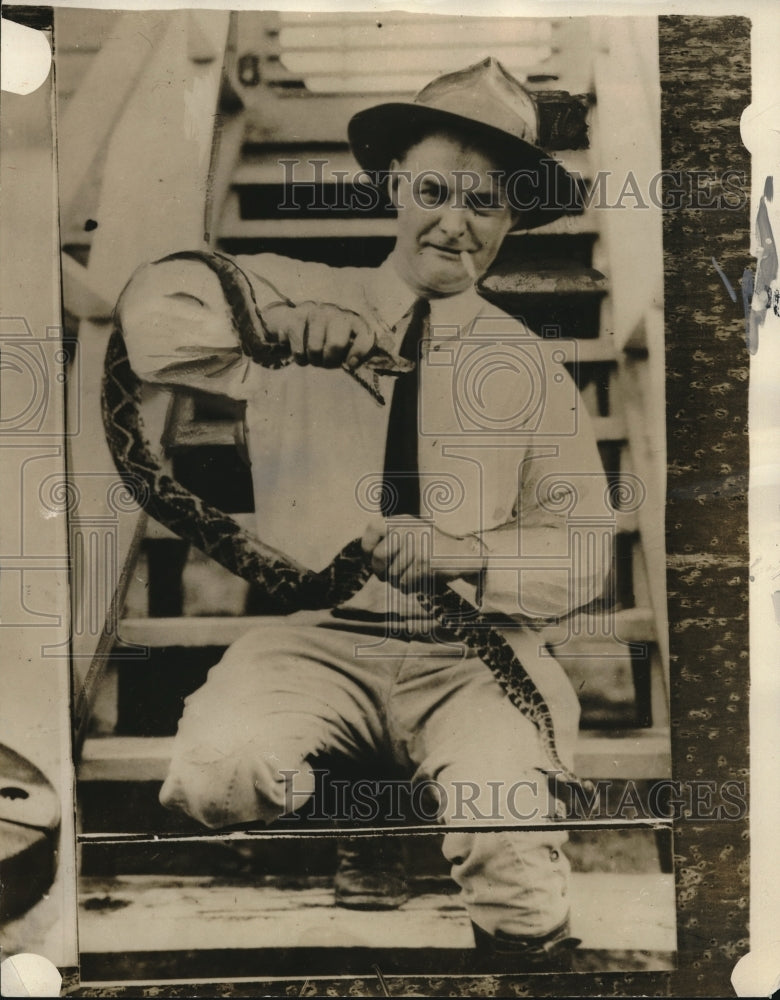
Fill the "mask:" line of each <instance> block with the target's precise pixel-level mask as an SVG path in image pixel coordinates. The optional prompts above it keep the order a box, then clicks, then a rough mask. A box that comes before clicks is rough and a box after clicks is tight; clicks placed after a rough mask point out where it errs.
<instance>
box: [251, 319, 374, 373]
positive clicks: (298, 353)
mask: <svg viewBox="0 0 780 1000" xmlns="http://www.w3.org/2000/svg"><path fill="white" fill-rule="evenodd" d="M262 317H263V322H264V324H265V328H266V332H267V335H268V338H269V340H271V341H272V342H273V343H278V344H288V345H289V347H290V352H291V353H292V356H293V358H294V359H295V361H296V362H297V363H298V364H299V365H317V366H318V367H322V368H338V367H340V366H346V367H347V368H349V369H351V370H353V371H354V369H355V368H357V367H358V365H360V364H361V362H362V361H363V360H364V358H365V357H366V355H367V354H370V352H371V351H372V350H373V349H374V346H375V344H376V340H377V331H376V330H375V329H374V325H373V324H372V323H370V322H369V321H368V320H367V319H365V318H364V317H363V316H360V315H359V314H358V313H356V312H352V310H350V309H342V308H341V307H340V306H335V305H332V304H331V303H330V302H301V303H299V304H298V305H285V304H284V303H277V304H275V305H271V306H268V307H266V308H265V309H263V310H262Z"/></svg>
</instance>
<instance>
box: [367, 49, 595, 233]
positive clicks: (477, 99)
mask: <svg viewBox="0 0 780 1000" xmlns="http://www.w3.org/2000/svg"><path fill="white" fill-rule="evenodd" d="M439 128H450V129H454V130H456V131H459V132H462V133H463V134H464V136H465V137H467V138H468V140H469V142H470V143H472V144H474V145H476V146H479V147H483V148H484V149H485V150H486V151H487V152H490V153H492V154H493V155H494V157H495V158H497V159H498V161H499V162H500V164H501V165H502V167H503V168H504V169H505V170H506V171H507V172H508V173H509V175H510V177H511V176H512V175H514V179H513V182H512V187H511V190H510V191H509V199H510V202H511V203H512V204H513V205H514V207H516V208H520V209H521V211H522V214H521V217H520V218H519V220H518V222H517V224H516V225H515V226H514V228H515V229H533V228H535V227H537V226H542V225H545V224H546V223H548V222H552V221H553V220H554V219H557V218H559V217H560V216H562V215H564V214H567V213H572V212H578V211H580V210H581V201H580V197H579V192H578V189H577V185H576V182H575V180H574V178H573V177H572V175H571V174H570V173H568V171H566V170H565V169H564V168H563V167H562V166H561V164H560V163H559V162H558V161H557V160H555V159H553V158H552V157H550V156H549V154H548V153H546V152H545V151H544V150H543V149H542V148H541V147H540V146H539V145H538V142H539V111H538V108H537V104H536V102H535V101H534V99H533V97H532V96H531V94H529V92H528V91H527V90H526V89H525V88H524V87H523V86H522V85H521V84H520V82H519V81H518V80H516V79H515V78H514V77H513V76H512V75H511V74H510V73H508V72H507V70H506V69H504V67H503V66H502V65H501V63H500V62H499V61H498V60H497V59H494V58H493V57H492V56H489V57H488V58H487V59H483V60H482V61H481V62H478V63H475V64H474V65H473V66H468V67H467V68H466V69H461V70H457V71H456V72H454V73H445V74H444V76H440V77H437V78H436V79H435V80H433V81H432V82H431V83H429V84H428V85H427V86H426V87H423V89H422V90H421V91H420V92H419V94H417V96H416V97H415V98H414V99H413V100H411V101H396V102H392V103H388V104H378V105H376V106H375V107H372V108H366V110H364V111H359V112H358V113H357V114H356V115H354V116H353V117H352V119H351V120H350V122H349V126H348V136H349V144H350V147H351V149H352V152H353V154H354V156H355V159H356V160H357V161H358V163H359V164H360V166H361V167H363V169H364V170H366V171H368V172H369V173H381V172H383V171H386V170H387V169H388V168H389V166H390V163H391V161H392V160H393V159H394V158H397V157H400V156H402V155H403V154H404V153H405V152H406V150H407V149H408V148H409V146H410V145H413V144H414V143H415V142H417V141H419V140H420V139H422V138H423V137H424V136H425V135H426V134H427V133H430V132H433V131H435V130H436V129H439Z"/></svg>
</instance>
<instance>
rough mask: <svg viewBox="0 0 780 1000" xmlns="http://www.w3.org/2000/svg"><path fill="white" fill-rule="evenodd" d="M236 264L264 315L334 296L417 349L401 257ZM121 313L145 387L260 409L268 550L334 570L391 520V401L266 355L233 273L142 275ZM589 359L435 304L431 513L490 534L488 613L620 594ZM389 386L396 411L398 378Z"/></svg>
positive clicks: (486, 312) (429, 396)
mask: <svg viewBox="0 0 780 1000" xmlns="http://www.w3.org/2000/svg"><path fill="white" fill-rule="evenodd" d="M234 260H235V262H236V263H237V264H238V266H239V267H240V268H241V269H242V270H243V271H244V272H245V274H246V275H247V276H248V278H249V279H250V282H251V284H252V287H253V290H254V293H255V296H256V299H257V304H258V306H259V308H260V309H261V311H262V309H263V307H264V306H267V305H268V304H270V303H272V302H277V301H279V300H281V299H285V298H286V299H289V300H291V301H292V302H295V303H300V302H303V301H317V302H329V303H333V304H336V305H338V306H341V307H344V308H349V309H352V310H354V311H356V312H358V313H360V314H363V315H366V316H373V317H378V318H380V319H381V320H382V321H383V323H384V324H386V325H387V326H388V327H391V328H393V327H396V326H398V327H399V328H398V333H397V336H398V339H399V345H398V346H400V339H401V338H402V336H403V333H404V326H403V323H400V321H401V319H402V317H404V316H405V314H407V313H408V311H409V309H410V308H411V306H412V304H413V302H414V298H415V296H414V293H413V292H412V291H411V289H410V288H408V286H406V285H405V283H404V282H403V281H402V280H401V278H400V277H399V276H398V273H397V271H396V268H395V266H394V263H393V257H392V255H391V257H390V258H388V260H386V261H385V262H384V263H383V264H382V265H381V266H380V267H378V268H352V267H344V268H335V267H330V266H328V265H325V264H319V263H311V262H303V261H297V260H292V259H289V258H285V257H280V256H276V255H272V254H259V255H256V256H244V257H240V256H239V257H236V258H234ZM120 318H121V322H122V326H123V330H124V335H125V340H126V344H127V349H128V355H129V358H130V362H131V365H132V367H133V369H134V370H135V371H136V373H137V374H138V375H139V376H140V377H141V378H143V379H145V380H147V381H149V382H152V383H158V384H163V385H168V386H178V385H181V386H188V387H192V388H195V389H199V390H205V391H208V392H215V393H220V394H225V395H227V396H230V397H232V398H234V399H239V400H245V401H246V430H247V439H248V450H249V455H250V458H251V464H252V480H253V486H254V496H255V505H256V511H257V533H258V536H259V537H260V538H261V539H262V540H263V541H264V542H266V543H267V544H269V545H272V546H274V547H276V548H277V549H280V550H281V551H283V552H286V553H288V554H289V555H290V556H291V557H292V558H294V559H296V560H297V561H299V562H301V563H303V564H305V565H307V566H310V567H311V568H313V569H320V568H322V567H323V566H325V565H326V564H327V563H328V562H329V561H330V560H331V559H332V558H333V556H334V555H335V553H336V552H337V551H338V550H339V549H340V548H341V547H342V546H343V545H344V544H345V543H346V542H348V541H350V540H351V539H353V538H356V537H359V536H361V535H362V533H363V531H364V529H365V526H366V523H367V521H368V519H369V518H370V517H372V516H376V515H377V514H378V513H379V510H380V507H379V493H380V486H381V482H382V471H383V466H384V454H385V444H386V436H387V423H388V414H389V410H390V407H389V405H385V406H381V405H379V404H378V403H377V402H376V400H374V399H373V398H372V397H371V395H370V394H369V393H368V392H367V391H366V389H365V388H364V387H363V386H361V385H360V384H359V383H358V382H357V381H356V380H355V379H353V378H351V377H350V376H349V375H348V374H347V373H346V372H344V371H343V370H341V369H338V368H337V369H325V368H318V367H313V366H299V365H296V364H291V365H289V366H287V367H285V368H282V369H281V370H268V369H265V368H263V367H261V366H260V365H258V364H256V363H255V362H253V361H251V360H250V359H249V358H248V357H246V356H245V355H244V354H243V353H242V351H241V348H240V345H239V339H238V336H237V333H236V330H235V329H234V324H233V319H232V315H231V312H230V309H229V308H228V306H227V304H226V302H225V299H224V296H223V294H222V289H221V286H220V283H219V280H218V278H217V277H216V275H215V274H214V273H213V272H211V270H210V269H209V268H208V267H207V266H206V265H204V264H203V263H201V262H198V261H193V260H171V261H163V262H159V263H156V264H150V265H147V266H146V267H144V268H143V269H141V270H140V271H139V272H138V273H137V274H136V275H135V277H134V278H133V280H132V281H131V283H130V285H129V286H128V288H127V289H126V291H125V293H124V294H123V297H122V300H121V302H120ZM571 348H572V345H571V342H569V344H568V348H567V343H566V342H561V341H556V340H543V339H542V338H540V337H538V336H536V335H535V334H533V333H532V332H531V331H529V330H528V328H527V327H525V326H524V325H523V324H522V323H520V322H518V321H517V320H515V319H513V318H512V317H510V316H509V315H507V314H506V313H504V312H502V311H501V310H500V309H498V308H496V307H495V306H493V305H490V304H489V303H487V302H486V301H485V300H484V299H482V298H481V297H480V296H479V295H478V294H477V293H476V291H475V290H474V288H469V289H467V290H466V291H464V292H462V293H459V294H457V295H453V296H449V297H447V298H439V299H432V300H431V335H430V339H429V340H428V341H427V342H426V344H425V345H424V350H423V358H422V361H421V367H420V397H419V423H420V437H419V469H420V483H421V496H422V509H421V514H422V516H424V517H426V516H427V517H430V518H432V520H433V523H435V525H436V526H437V527H438V528H439V529H441V530H442V531H443V532H445V533H447V534H449V535H455V536H466V535H475V536H477V537H478V538H479V540H480V542H481V545H482V549H483V552H484V553H485V556H486V559H485V562H484V570H485V572H484V574H483V577H482V586H481V588H480V593H479V595H476V594H475V591H474V588H473V587H470V586H469V585H466V584H465V583H463V584H462V585H461V581H459V582H458V589H459V590H460V592H461V593H463V594H464V595H465V596H468V597H470V598H471V599H472V600H475V599H477V597H478V599H479V600H480V602H481V606H482V609H483V610H485V611H489V612H490V611H493V612H500V613H503V614H506V615H510V616H513V617H517V618H519V619H521V620H523V619H539V618H544V619H547V618H554V617H556V616H560V615H564V614H566V613H567V612H569V611H571V610H573V609H575V608H577V607H580V606H582V605H584V604H586V603H588V602H589V601H591V600H592V599H593V598H594V597H596V596H598V594H599V593H600V592H601V589H602V586H603V581H604V577H605V572H606V569H607V566H608V560H609V552H608V545H607V544H605V542H604V539H605V537H607V535H608V529H609V508H608V506H607V503H606V500H605V496H606V482H605V478H604V474H603V471H602V467H601V462H600V459H599V454H598V450H597V447H596V442H595V439H594V435H593V431H592V428H591V424H590V421H589V418H588V416H587V413H586V412H585V408H584V405H583V404H582V402H581V400H580V397H579V395H578V393H577V391H576V387H575V386H574V383H573V381H572V379H571V378H570V376H569V374H568V373H567V371H566V369H565V367H564V364H563V362H564V361H566V360H568V359H569V358H570V357H571V356H572V355H571ZM402 377H403V376H402ZM379 383H380V388H381V391H382V393H383V395H384V396H385V397H386V398H387V399H388V401H389V399H390V397H391V394H392V391H393V384H394V379H393V376H380V377H379ZM605 527H606V529H607V534H606V535H605V534H604V531H603V530H602V529H604V528H605ZM594 531H595V532H596V534H595V535H594V534H593V532H594ZM435 556H436V553H435V552H434V557H435ZM474 559H475V565H474V568H475V570H476V569H478V568H479V567H480V566H481V565H482V564H483V562H482V559H483V557H481V556H479V555H478V554H477V552H476V551H475V557H474ZM388 590H389V588H387V587H386V586H385V585H382V584H380V583H379V581H377V580H376V579H375V578H372V579H371V580H370V581H369V584H367V585H366V587H365V588H364V590H363V591H362V592H361V594H359V595H357V597H356V598H355V599H353V602H352V605H353V606H356V607H363V608H373V609H375V610H385V611H386V610H387V609H388V607H389V606H390V605H389V603H388V602H390V604H392V605H393V606H394V607H396V608H400V606H401V604H403V598H401V597H399V595H398V594H397V592H396V593H395V594H388ZM399 601H400V604H399Z"/></svg>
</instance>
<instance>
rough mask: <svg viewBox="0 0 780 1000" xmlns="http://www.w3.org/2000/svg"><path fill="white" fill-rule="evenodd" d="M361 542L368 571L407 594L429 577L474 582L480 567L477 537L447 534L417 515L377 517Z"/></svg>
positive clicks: (440, 579)
mask: <svg viewBox="0 0 780 1000" xmlns="http://www.w3.org/2000/svg"><path fill="white" fill-rule="evenodd" d="M361 545H362V546H363V551H364V552H365V553H366V555H370V556H371V570H372V572H373V573H374V574H375V575H376V576H377V577H379V579H380V580H387V581H388V582H389V583H390V584H392V586H394V587H397V588H398V589H399V590H402V591H403V592H404V593H407V594H408V593H411V592H413V591H415V590H420V589H421V587H422V586H423V585H424V584H425V583H426V581H430V580H431V578H432V577H435V580H436V582H439V583H446V582H448V581H449V580H456V579H459V578H460V579H464V580H468V581H469V582H472V583H474V582H476V580H477V578H478V576H479V573H480V571H481V569H482V555H481V546H480V543H479V541H478V539H476V538H475V537H473V536H467V537H465V538H459V537H456V536H454V535H447V534H445V532H443V531H440V530H439V529H438V528H435V527H434V526H433V525H432V524H430V523H429V522H426V521H422V520H420V519H419V518H414V519H412V518H410V517H406V516H404V517H390V518H387V519H385V518H377V519H375V520H373V521H371V522H370V524H369V525H368V526H367V528H366V530H365V532H364V533H363V538H362V539H361Z"/></svg>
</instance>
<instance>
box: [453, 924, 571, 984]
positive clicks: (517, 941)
mask: <svg viewBox="0 0 780 1000" xmlns="http://www.w3.org/2000/svg"><path fill="white" fill-rule="evenodd" d="M471 926H472V928H473V930H474V944H475V946H476V949H477V955H478V956H479V965H480V969H484V971H486V972H487V971H491V972H572V971H574V950H575V948H577V946H578V945H579V944H580V943H581V942H580V940H579V938H574V937H571V936H570V935H569V920H568V918H567V919H566V920H564V922H563V923H562V924H561V925H560V926H559V927H556V928H555V929H554V930H552V931H550V932H549V934H542V935H541V936H538V937H534V936H530V935H529V936H526V935H515V934H506V933H504V931H496V934H495V935H493V934H488V932H487V931H485V930H483V929H482V928H481V927H479V926H477V924H475V923H474V922H473V921H472V923H471Z"/></svg>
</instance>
